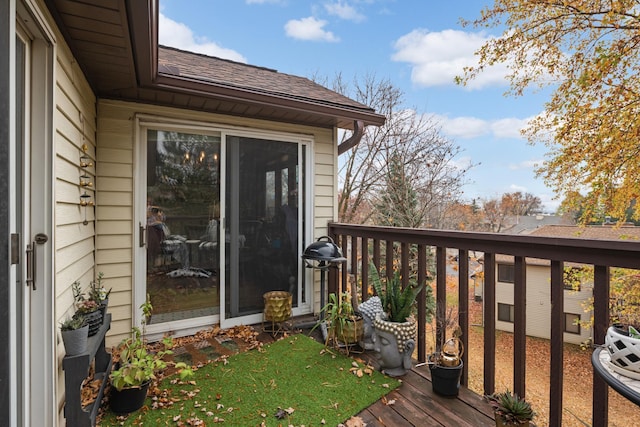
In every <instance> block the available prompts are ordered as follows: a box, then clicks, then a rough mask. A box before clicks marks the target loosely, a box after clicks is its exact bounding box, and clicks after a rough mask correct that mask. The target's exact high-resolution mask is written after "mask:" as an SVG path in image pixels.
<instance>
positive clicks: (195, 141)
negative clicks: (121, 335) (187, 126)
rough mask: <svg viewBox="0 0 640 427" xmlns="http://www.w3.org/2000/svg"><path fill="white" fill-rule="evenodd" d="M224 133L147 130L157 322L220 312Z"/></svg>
mask: <svg viewBox="0 0 640 427" xmlns="http://www.w3.org/2000/svg"><path fill="white" fill-rule="evenodd" d="M219 164H220V136H211V135H198V134H190V133H182V132H167V131H160V130H148V131H147V232H146V243H147V263H146V264H147V271H146V277H147V294H148V295H149V298H150V301H151V304H152V305H153V316H152V318H151V322H150V323H151V324H156V323H164V322H170V321H178V320H185V319H191V318H198V317H204V316H211V315H215V314H218V313H219V306H220V294H219V292H218V291H219V280H218V278H219V273H220V268H219V265H220V247H219V245H218V240H219V239H218V235H219V229H220V166H219Z"/></svg>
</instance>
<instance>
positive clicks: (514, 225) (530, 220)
mask: <svg viewBox="0 0 640 427" xmlns="http://www.w3.org/2000/svg"><path fill="white" fill-rule="evenodd" d="M505 222H506V223H507V224H510V226H508V227H505V228H504V229H503V230H502V231H501V233H504V234H530V233H531V232H533V231H534V230H536V229H538V228H540V227H546V226H548V225H575V221H573V220H572V219H571V218H569V217H568V216H566V215H563V216H560V215H542V214H539V215H527V216H511V217H509V218H508V219H507V220H506V221H505Z"/></svg>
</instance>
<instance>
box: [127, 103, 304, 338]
mask: <svg viewBox="0 0 640 427" xmlns="http://www.w3.org/2000/svg"><path fill="white" fill-rule="evenodd" d="M134 126H135V128H134V129H135V138H134V140H135V148H134V165H135V169H136V172H135V173H134V179H135V183H134V203H135V207H134V218H135V221H134V224H133V226H134V230H133V236H134V239H133V240H134V245H135V246H134V248H135V251H134V253H135V256H134V269H133V271H134V278H133V282H132V283H133V288H134V289H133V292H132V294H133V301H132V311H133V313H132V319H133V323H134V324H135V325H141V324H142V314H141V313H140V310H138V309H137V307H139V306H140V305H141V304H142V303H143V302H144V301H145V299H146V268H147V265H146V263H147V257H146V249H145V248H144V247H142V246H141V241H140V235H141V233H140V226H143V225H145V224H146V173H147V164H146V162H147V160H146V150H147V146H146V130H147V129H151V128H152V129H158V130H169V131H180V132H186V133H198V132H204V133H207V134H211V133H219V134H220V135H221V142H220V143H221V146H220V164H221V170H220V229H219V230H218V233H219V236H224V235H225V233H226V230H225V223H226V221H225V215H226V206H225V198H226V193H225V191H226V185H227V182H226V181H227V176H226V157H225V156H226V137H227V136H240V137H248V138H260V139H269V140H276V141H282V142H291V143H297V144H298V151H299V152H300V150H301V146H302V145H305V146H306V147H307V148H306V159H305V162H304V165H305V166H306V170H305V171H304V175H305V177H306V181H305V192H304V194H305V200H304V202H305V206H307V209H306V218H304V221H303V223H304V227H302V226H301V227H302V228H301V229H300V230H299V231H300V232H301V234H300V236H301V238H300V239H299V245H302V242H303V241H304V242H309V241H310V239H311V238H312V236H313V223H314V206H313V203H312V202H313V194H312V190H313V188H314V186H313V181H314V180H313V173H312V172H313V164H314V161H313V152H314V137H313V135H311V134H303V133H294V132H281V131H273V130H267V129H257V128H252V129H249V128H246V127H240V126H231V125H222V124H220V125H218V124H215V123H207V122H201V121H193V120H180V119H175V118H168V117H165V116H160V115H153V114H145V113H137V114H136V115H135V118H134ZM299 197H301V196H299ZM224 246H225V245H221V250H220V251H219V254H220V260H219V263H220V264H219V265H221V266H224V262H225V259H224V257H225V256H226V254H225V253H224V252H225V251H224ZM306 270H307V269H305V268H301V271H300V279H299V280H301V281H302V286H301V289H300V290H301V292H298V301H297V303H298V304H297V306H296V307H295V308H294V309H293V315H301V314H308V313H311V312H312V310H313V276H312V274H311V273H310V272H309V271H306ZM221 271H222V270H221ZM218 280H219V282H218V287H219V296H220V314H217V315H214V316H207V317H202V318H199V319H200V321H197V322H195V323H194V321H193V320H192V319H189V320H179V321H175V322H167V323H161V324H157V325H153V324H152V325H147V326H146V328H147V334H148V336H149V338H150V339H156V338H160V337H162V335H163V333H165V332H167V331H171V332H172V333H175V336H185V335H191V334H194V333H196V332H198V331H199V330H202V328H204V327H208V326H211V325H212V324H214V323H220V325H221V327H223V328H227V327H232V326H236V325H240V324H255V323H259V322H261V321H262V314H261V313H260V314H254V315H249V316H243V317H236V318H233V319H225V316H224V313H225V311H224V308H225V307H224V301H225V289H226V286H225V285H226V283H225V280H226V279H225V274H220V276H219V278H218ZM135 283H144V284H145V286H144V287H143V286H136V285H135ZM302 295H305V296H306V301H302Z"/></svg>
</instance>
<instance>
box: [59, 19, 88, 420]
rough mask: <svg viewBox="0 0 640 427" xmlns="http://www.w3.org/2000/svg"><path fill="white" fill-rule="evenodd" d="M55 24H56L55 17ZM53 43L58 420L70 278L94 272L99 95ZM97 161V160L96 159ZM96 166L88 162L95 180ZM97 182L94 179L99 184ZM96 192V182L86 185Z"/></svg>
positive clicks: (64, 48)
mask: <svg viewBox="0 0 640 427" xmlns="http://www.w3.org/2000/svg"><path fill="white" fill-rule="evenodd" d="M49 24H50V26H51V28H56V26H55V25H54V23H53V21H52V20H51V21H50V22H49ZM56 40H57V44H56V46H55V48H54V53H55V58H54V88H53V106H54V108H53V165H52V167H53V176H54V178H53V179H54V182H53V200H54V205H53V209H54V212H53V224H54V233H53V236H52V244H53V250H54V261H55V262H54V266H53V274H54V282H53V283H52V284H51V286H53V287H54V319H52V321H53V322H54V324H55V325H56V328H55V332H56V337H57V339H56V341H55V342H56V343H57V345H56V356H57V364H56V366H57V367H58V369H57V375H56V383H55V384H56V386H55V387H56V402H57V405H58V408H59V412H58V423H59V424H60V425H64V414H63V412H62V408H63V407H64V406H63V402H64V399H65V393H64V384H65V383H64V371H63V370H62V359H63V358H64V356H65V352H64V346H63V345H62V340H61V339H60V337H59V334H60V332H59V328H58V327H57V325H58V324H59V323H60V322H61V321H62V320H63V319H65V318H66V317H68V316H70V315H72V314H73V313H74V311H75V307H74V304H73V294H72V291H71V284H72V283H73V282H74V281H76V280H79V281H80V282H81V284H82V286H83V287H85V288H86V287H87V286H88V285H89V282H90V281H91V280H92V279H93V278H94V274H95V272H94V264H95V259H94V253H95V230H94V222H93V220H94V211H93V209H92V208H91V207H88V208H87V209H86V219H87V220H88V221H89V223H88V224H87V225H83V221H84V219H85V209H84V208H82V207H80V194H81V193H82V191H83V190H82V189H81V187H80V185H79V184H80V179H79V177H80V175H81V173H80V166H79V160H80V155H81V153H82V145H83V144H86V145H87V148H88V150H87V155H88V156H89V157H90V158H91V159H92V160H93V159H95V145H96V137H95V135H96V98H95V96H94V94H93V91H92V90H91V87H90V86H89V84H88V82H87V81H86V79H85V78H84V75H83V73H82V70H81V69H80V67H79V66H78V63H77V61H76V60H75V59H74V57H73V55H72V54H71V51H70V50H69V48H68V46H67V45H66V44H65V43H64V38H63V37H62V35H61V34H59V33H56ZM94 163H95V162H94ZM94 171H95V169H94V168H88V172H89V175H90V176H91V181H92V182H94V184H95V178H94V175H93V174H94ZM94 188H95V185H94ZM87 192H88V193H89V194H92V195H93V188H90V189H87Z"/></svg>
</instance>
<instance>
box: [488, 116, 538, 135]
mask: <svg viewBox="0 0 640 427" xmlns="http://www.w3.org/2000/svg"><path fill="white" fill-rule="evenodd" d="M529 120H530V119H528V118H527V119H516V118H506V119H500V120H496V121H494V122H492V123H491V131H492V132H493V134H494V135H495V136H496V137H497V138H518V139H520V138H522V134H521V133H520V131H521V130H522V129H524V128H525V127H526V126H527V124H528V123H529Z"/></svg>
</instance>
